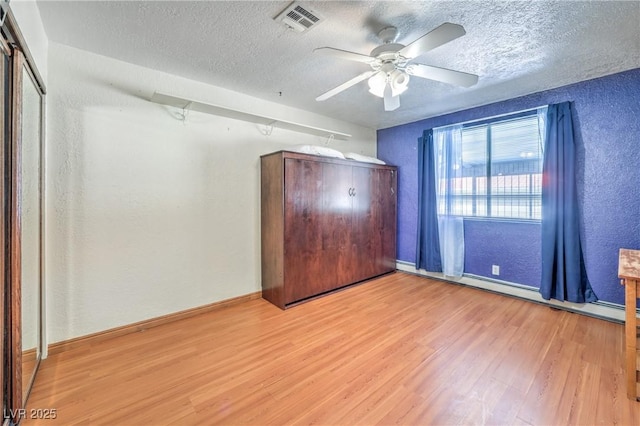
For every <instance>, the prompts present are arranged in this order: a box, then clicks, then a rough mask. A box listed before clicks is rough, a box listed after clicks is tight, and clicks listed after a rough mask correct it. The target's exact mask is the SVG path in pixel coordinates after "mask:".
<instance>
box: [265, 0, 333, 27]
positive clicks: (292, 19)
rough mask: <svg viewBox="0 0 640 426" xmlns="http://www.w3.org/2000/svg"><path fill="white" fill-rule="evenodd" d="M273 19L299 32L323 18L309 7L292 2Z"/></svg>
mask: <svg viewBox="0 0 640 426" xmlns="http://www.w3.org/2000/svg"><path fill="white" fill-rule="evenodd" d="M274 19H275V20H276V21H280V22H282V23H283V24H285V25H286V26H287V27H289V28H291V29H292V30H295V31H297V32H299V33H301V32H304V31H307V30H310V29H311V28H313V27H315V26H316V25H318V24H319V23H320V22H322V20H323V19H324V18H323V17H322V16H321V15H319V14H318V13H317V12H316V11H314V10H313V9H311V8H310V7H307V6H302V5H301V4H300V3H298V2H293V3H291V4H290V5H289V7H287V8H286V9H285V10H283V11H282V13H281V14H279V15H278V16H276V17H275V18H274Z"/></svg>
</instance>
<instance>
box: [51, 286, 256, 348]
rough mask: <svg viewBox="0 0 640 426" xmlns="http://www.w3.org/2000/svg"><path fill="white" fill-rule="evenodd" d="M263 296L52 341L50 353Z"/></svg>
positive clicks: (246, 297) (227, 301)
mask: <svg viewBox="0 0 640 426" xmlns="http://www.w3.org/2000/svg"><path fill="white" fill-rule="evenodd" d="M261 297H262V292H261V291H256V292H254V293H249V294H245V295H243V296H238V297H233V298H231V299H225V300H220V301H218V302H213V303H210V304H208V305H203V306H197V307H195V308H191V309H186V310H184V311H178V312H174V313H171V314H167V315H162V316H159V317H155V318H150V319H147V320H143V321H139V322H135V323H132V324H127V325H123V326H120V327H115V328H110V329H108V330H104V331H99V332H97V333H92V334H87V335H85V336H80V337H74V338H72V339H69V340H63V341H61V342H56V343H52V344H50V345H49V346H48V350H49V352H48V353H49V355H55V354H59V353H62V352H66V351H69V350H72V349H76V348H79V347H82V346H85V345H91V344H93V343H97V342H102V341H104V340H108V339H112V338H114V337H120V336H124V335H127V334H131V333H137V332H139V331H142V330H146V329H149V328H153V327H158V326H160V325H163V324H168V323H171V322H174V321H179V320H181V319H185V318H190V317H194V316H196V315H200V314H204V313H207V312H211V311H215V310H218V309H223V308H227V307H229V306H233V305H238V304H240V303H244V302H248V301H251V300H256V299H260V298H261Z"/></svg>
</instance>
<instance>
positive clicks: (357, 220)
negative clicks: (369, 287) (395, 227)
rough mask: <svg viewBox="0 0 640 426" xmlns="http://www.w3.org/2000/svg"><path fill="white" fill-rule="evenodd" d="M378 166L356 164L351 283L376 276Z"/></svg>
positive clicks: (354, 173) (354, 170) (354, 174)
mask: <svg viewBox="0 0 640 426" xmlns="http://www.w3.org/2000/svg"><path fill="white" fill-rule="evenodd" d="M376 171H377V170H376V169H373V168H371V167H359V166H354V167H353V188H354V189H353V197H352V198H353V210H352V223H353V225H352V227H351V257H352V259H351V264H352V276H351V282H357V281H362V280H364V279H367V278H371V277H372V276H373V275H375V268H374V266H375V258H374V255H375V247H376V244H377V242H378V238H377V236H376V233H375V228H376V226H375V223H374V220H375V217H376V216H375V206H374V205H373V203H372V201H373V198H372V197H373V191H374V190H375V186H376V179H377V173H376Z"/></svg>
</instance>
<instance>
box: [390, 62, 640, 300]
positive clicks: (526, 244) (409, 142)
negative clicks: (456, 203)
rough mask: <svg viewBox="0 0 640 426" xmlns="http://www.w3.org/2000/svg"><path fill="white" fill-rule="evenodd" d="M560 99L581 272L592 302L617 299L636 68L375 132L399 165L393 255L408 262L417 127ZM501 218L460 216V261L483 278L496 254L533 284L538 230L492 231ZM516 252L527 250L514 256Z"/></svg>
mask: <svg viewBox="0 0 640 426" xmlns="http://www.w3.org/2000/svg"><path fill="white" fill-rule="evenodd" d="M564 101H572V102H573V103H574V123H575V126H576V127H575V131H576V144H577V155H578V158H577V166H578V170H579V174H578V176H577V183H578V197H579V202H580V206H581V209H582V215H581V227H580V228H581V235H582V244H583V249H584V254H585V264H586V267H587V273H588V275H589V279H590V281H591V284H592V286H593V289H594V290H595V292H596V294H597V295H598V297H599V298H600V300H603V301H608V302H613V303H621V304H622V303H624V289H623V288H622V286H620V284H619V282H618V278H617V261H618V249H619V248H620V247H626V248H634V249H640V69H635V70H631V71H626V72H623V73H619V74H614V75H610V76H607V77H602V78H598V79H594V80H589V81H583V82H580V83H576V84H572V85H569V86H564V87H560V88H557V89H552V90H548V91H545V92H540V93H534V94H532V95H528V96H523V97H520V98H515V99H510V100H507V101H504V102H498V103H495V104H490V105H485V106H481V107H478V108H473V109H469V110H464V111H460V112H456V113H452V114H447V115H443V116H439V117H434V118H429V119H425V120H421V121H418V122H415V123H410V124H406V125H403V126H398V127H392V128H389V129H382V130H379V131H378V157H379V158H381V159H383V160H385V161H386V162H388V163H390V164H395V165H397V166H398V167H399V168H398V185H399V187H398V259H399V260H403V261H407V262H414V261H415V246H416V238H415V234H416V219H417V204H416V200H417V168H418V167H417V139H418V138H419V137H420V136H421V135H422V131H423V130H425V129H428V128H431V127H437V126H443V125H447V124H452V123H457V122H462V121H468V120H475V119H479V118H483V117H489V116H494V115H499V114H506V113H510V112H515V111H520V110H523V109H529V108H535V107H537V106H541V105H546V104H550V103H558V102H564ZM503 224H504V222H491V221H485V222H483V223H480V221H470V220H467V221H466V222H465V232H466V241H465V245H466V249H465V252H466V256H467V259H466V260H465V267H468V268H469V269H468V272H470V273H474V274H478V275H485V276H491V275H490V273H487V272H490V265H491V264H488V263H487V262H493V260H492V259H500V260H498V261H496V262H499V263H498V264H499V265H500V267H501V275H500V277H499V278H500V279H503V280H505V281H512V282H517V283H521V284H528V285H535V286H538V285H539V279H540V271H539V263H538V261H537V260H536V261H533V259H536V256H537V259H539V257H540V248H539V245H540V236H539V235H536V232H538V231H534V230H533V229H534V228H532V226H534V227H535V226H536V225H530V224H526V225H525V224H523V225H521V226H519V225H518V224H514V225H513V226H510V227H502V228H501V229H502V230H501V231H496V227H498V226H502V225H503ZM523 227H526V228H523ZM525 234H526V235H529V236H530V238H529V237H527V238H525V237H523V235H525ZM538 234H539V232H538ZM536 238H537V239H536ZM519 251H520V252H522V251H526V253H528V255H527V256H517V253H518V252H519ZM487 265H488V266H487ZM487 268H489V269H487ZM472 271H473V272H472Z"/></svg>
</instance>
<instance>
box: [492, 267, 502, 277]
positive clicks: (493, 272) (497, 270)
mask: <svg viewBox="0 0 640 426" xmlns="http://www.w3.org/2000/svg"><path fill="white" fill-rule="evenodd" d="M491 273H492V274H493V275H500V266H499V265H492V266H491Z"/></svg>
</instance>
